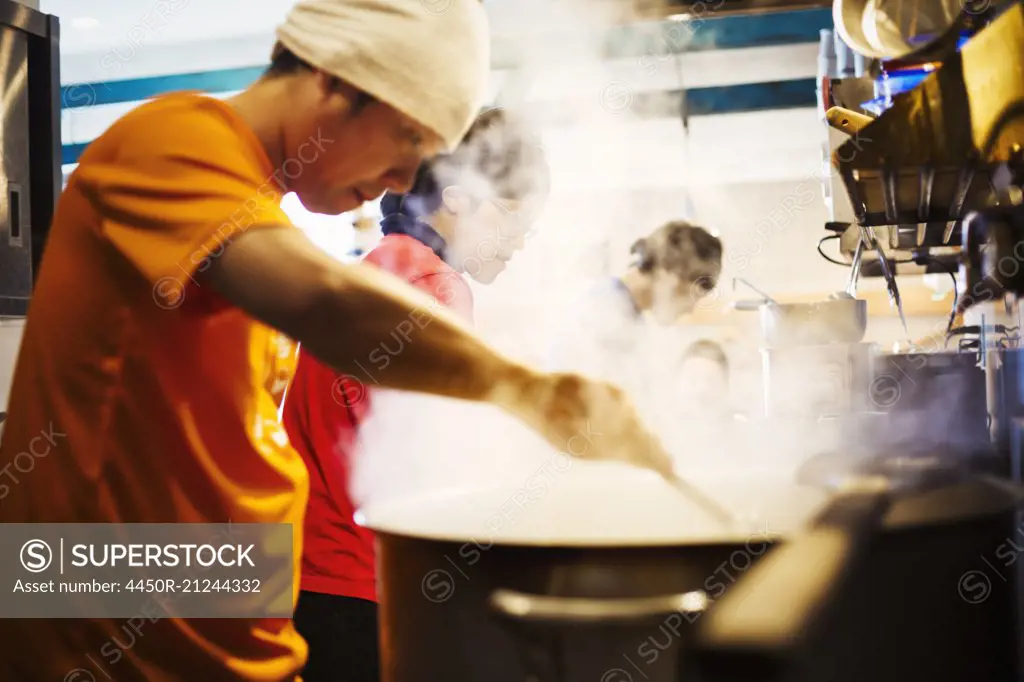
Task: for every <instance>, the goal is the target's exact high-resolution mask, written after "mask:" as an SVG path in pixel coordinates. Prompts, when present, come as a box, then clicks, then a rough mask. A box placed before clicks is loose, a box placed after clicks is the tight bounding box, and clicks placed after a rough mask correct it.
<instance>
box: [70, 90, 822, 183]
mask: <svg viewBox="0 0 1024 682" xmlns="http://www.w3.org/2000/svg"><path fill="white" fill-rule="evenodd" d="M814 88H815V82H814V79H813V78H803V79H799V80H790V81H774V82H769V83H747V84H743V85H723V86H714V87H706V88H694V89H693V90H687V91H686V93H685V97H686V106H687V111H688V113H689V115H690V116H707V115H713V114H735V113H740V112H746V111H764V110H771V109H791V108H794V107H813V106H815V104H816V97H815V91H814ZM682 96H683V93H682V92H681V91H680V92H678V93H666V92H658V93H644V94H641V95H639V96H638V97H637V101H636V102H635V105H634V107H633V108H634V109H635V110H637V111H643V110H645V109H649V110H650V113H651V114H653V115H662V116H663V115H666V114H665V112H664V111H662V110H663V109H665V108H666V102H664V101H662V100H664V99H665V98H666V97H670V98H673V101H672V102H671V103H669V104H671V106H670V107H668V108H669V109H671V110H672V111H673V112H675V111H676V109H677V106H678V105H677V104H676V103H675V102H678V99H674V98H677V97H682ZM86 146H87V145H86V144H68V145H64V163H65V164H69V163H77V162H78V157H79V156H80V155H81V153H82V151H83V150H84V149H85V147H86Z"/></svg>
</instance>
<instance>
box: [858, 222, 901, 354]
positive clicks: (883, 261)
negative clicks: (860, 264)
mask: <svg viewBox="0 0 1024 682" xmlns="http://www.w3.org/2000/svg"><path fill="white" fill-rule="evenodd" d="M865 229H866V230H867V234H868V237H869V238H870V240H871V245H872V246H873V247H874V249H875V251H876V252H877V253H878V264H879V265H880V266H881V267H882V276H883V277H885V288H886V289H887V290H888V291H889V301H890V302H891V303H892V304H893V305H895V306H896V311H897V312H898V313H899V315H900V323H901V324H902V325H903V333H904V334H906V335H907V338H910V330H909V329H908V328H907V318H906V316H905V315H904V314H903V299H902V298H900V290H899V287H897V286H896V275H895V273H894V272H893V271H892V268H891V267H890V265H889V260H888V259H887V258H886V256H885V252H884V251H883V250H882V245H881V243H879V241H878V239H877V238H876V237H875V229H874V228H873V227H868V228H865Z"/></svg>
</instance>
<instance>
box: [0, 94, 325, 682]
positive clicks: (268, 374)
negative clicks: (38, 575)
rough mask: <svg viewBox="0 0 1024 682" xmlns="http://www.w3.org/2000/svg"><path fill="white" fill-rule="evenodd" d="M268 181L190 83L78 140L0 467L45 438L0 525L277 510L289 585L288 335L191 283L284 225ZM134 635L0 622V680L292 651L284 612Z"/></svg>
mask: <svg viewBox="0 0 1024 682" xmlns="http://www.w3.org/2000/svg"><path fill="white" fill-rule="evenodd" d="M273 178H274V169H273V168H272V166H271V162H270V160H269V159H268V157H267V156H266V153H265V152H264V150H263V148H262V146H261V145H260V142H259V140H258V139H257V138H256V136H255V134H254V133H253V132H252V131H251V129H249V128H248V127H247V126H246V124H245V122H244V121H243V120H242V119H241V118H240V117H239V116H238V115H237V113H235V112H234V110H233V109H232V108H231V107H230V105H228V104H227V103H225V102H221V101H218V100H216V99H212V98H208V97H202V96H199V95H195V94H175V95H168V96H165V97H162V98H159V99H157V100H155V101H152V102H149V103H147V104H145V105H143V106H140V107H139V108H137V109H135V110H134V111H132V112H131V113H129V114H127V115H126V116H125V117H123V118H122V119H120V120H119V121H117V122H116V123H115V124H114V125H113V126H112V127H111V128H110V129H109V130H108V131H107V132H106V133H105V134H104V135H103V136H102V137H100V138H99V139H97V140H96V141H95V142H93V143H92V144H90V145H89V148H88V149H87V150H86V151H85V153H84V154H83V155H82V157H81V162H80V165H79V167H78V169H77V170H76V171H75V173H74V175H72V177H71V179H70V182H69V183H68V186H67V189H66V190H65V191H64V193H63V195H62V196H61V198H60V202H59V204H58V206H57V213H56V216H55V218H54V222H53V228H52V230H51V232H50V237H49V242H48V244H47V247H46V252H45V256H44V258H43V263H42V268H41V270H40V273H39V278H38V282H37V286H36V289H35V293H34V298H33V300H32V303H31V307H30V311H29V317H28V321H27V323H26V326H25V334H24V337H23V341H22V344H21V353H20V355H19V357H18V362H17V366H16V369H15V376H14V383H13V386H12V390H11V398H10V410H9V416H8V419H7V423H6V425H5V431H4V434H3V445H2V448H0V469H2V468H3V467H5V466H7V465H9V464H10V463H11V462H12V461H13V460H14V457H15V456H16V455H17V454H18V453H22V452H25V451H28V449H29V445H30V444H31V443H32V441H33V439H34V438H37V436H39V435H40V434H47V433H49V434H50V435H51V438H50V446H49V449H48V451H47V452H46V453H45V456H42V455H41V456H39V457H36V458H35V459H34V461H33V466H32V467H31V469H30V470H29V471H28V472H26V473H22V472H21V471H20V470H15V469H14V468H9V469H8V472H9V473H11V474H13V475H14V476H16V477H17V478H18V482H17V483H16V484H15V483H13V482H12V481H11V480H10V479H9V478H0V484H2V487H0V522H15V523H17V522H78V523H119V522H124V523H226V522H228V521H231V522H233V523H290V524H292V525H293V529H294V538H295V546H294V551H295V555H294V558H295V579H294V584H293V586H294V590H295V596H296V597H297V594H298V589H299V580H298V575H299V566H300V557H301V529H302V522H303V514H304V510H305V506H306V498H307V494H308V477H307V473H306V469H305V466H304V465H303V462H302V459H301V458H300V457H299V456H298V455H297V454H296V453H295V451H294V450H293V449H292V448H291V446H290V445H289V443H288V440H287V436H286V435H285V432H284V430H283V428H282V426H281V424H280V421H279V419H278V406H279V404H280V401H281V397H282V394H283V391H284V387H285V385H286V384H287V380H288V377H289V376H290V373H291V371H292V369H293V368H294V352H295V346H294V344H293V343H292V342H291V341H290V340H289V339H287V338H284V337H283V336H282V335H280V334H279V333H277V332H276V331H274V330H272V329H270V328H268V327H266V326H264V325H262V324H260V323H258V322H256V321H255V320H253V319H252V318H251V317H249V316H248V315H246V314H245V313H244V312H242V311H241V310H239V309H238V308H235V307H233V306H231V305H230V304H228V303H227V302H226V301H225V300H223V299H221V298H219V297H218V296H217V295H216V294H215V293H214V292H213V291H211V290H210V289H209V286H208V285H207V286H201V285H200V283H198V282H196V281H195V279H194V278H193V276H194V275H195V274H196V273H197V272H200V271H202V270H205V269H206V268H207V267H208V265H207V263H208V262H209V261H208V259H209V258H215V257H217V255H218V254H219V253H220V251H221V249H222V247H223V243H224V241H225V239H226V238H227V237H230V235H232V234H238V233H240V232H242V231H245V230H255V229H261V228H271V227H281V226H290V225H291V223H290V221H289V220H288V218H287V216H286V215H285V214H284V213H283V212H282V210H281V207H280V199H281V196H280V191H279V189H278V185H277V183H276V181H275V180H274V179H273ZM40 443H41V441H38V439H37V440H36V442H35V445H36V447H35V449H34V450H33V452H38V451H39V450H40ZM19 466H20V469H21V470H24V469H28V468H29V467H27V465H26V461H25V460H24V458H22V460H21V461H20V462H19ZM141 630H142V632H141V633H140V635H136V633H133V632H132V630H131V628H130V627H128V626H127V625H125V622H124V621H121V620H88V621H86V620H23V621H15V620H6V621H0V680H4V681H6V680H11V681H12V682H13V681H14V680H18V681H19V682H32V681H34V680H40V681H42V680H60V679H65V675H67V674H68V673H69V671H72V670H74V669H77V668H82V669H85V670H87V671H89V672H90V673H91V674H92V675H93V679H97V680H102V679H109V678H113V679H115V680H117V681H118V682H130V681H135V680H139V681H142V680H145V681H146V682H172V681H173V682H180V681H181V680H196V681H200V680H201V681H202V682H207V681H209V682H214V681H217V680H232V681H235V680H237V681H241V680H246V681H256V680H259V681H267V682H269V681H272V680H273V681H279V680H293V679H295V677H296V674H297V672H298V671H299V670H300V668H301V667H302V664H303V663H304V661H305V657H306V645H305V643H304V642H303V641H302V639H301V637H300V636H299V635H298V634H297V633H296V631H295V630H294V629H293V627H292V625H291V622H290V621H289V620H288V619H252V620H245V619H238V620H231V619H216V620H202V619H165V620H160V621H157V622H155V623H154V622H149V621H147V622H146V623H145V624H144V626H143V627H142V628H141ZM112 639H113V640H115V641H116V642H118V643H119V644H120V646H118V647H116V648H112V647H111V646H110V644H111V641H112ZM108 654H109V655H108ZM115 654H117V655H116V656H115ZM115 658H116V660H115ZM79 678H81V679H90V678H89V677H87V676H85V675H79V677H76V678H75V679H76V680H78V679H79Z"/></svg>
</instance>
